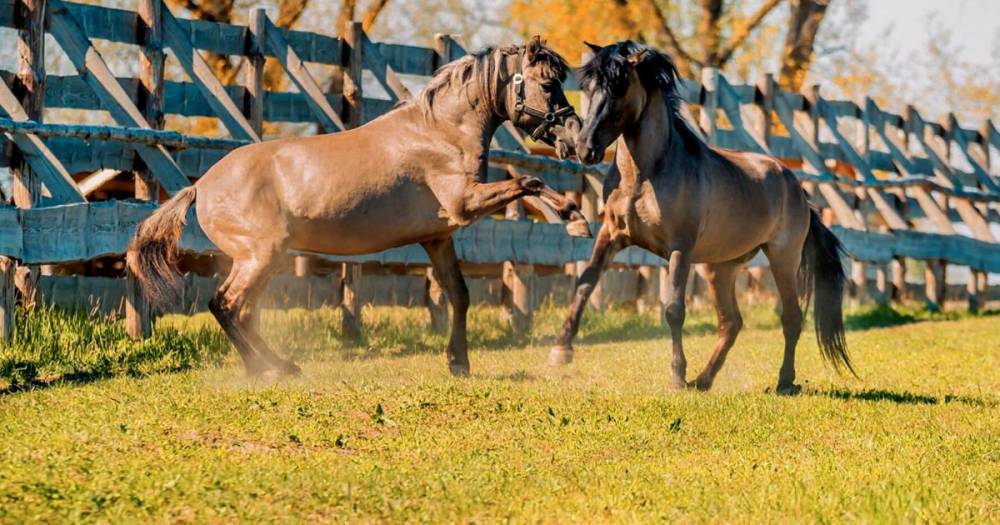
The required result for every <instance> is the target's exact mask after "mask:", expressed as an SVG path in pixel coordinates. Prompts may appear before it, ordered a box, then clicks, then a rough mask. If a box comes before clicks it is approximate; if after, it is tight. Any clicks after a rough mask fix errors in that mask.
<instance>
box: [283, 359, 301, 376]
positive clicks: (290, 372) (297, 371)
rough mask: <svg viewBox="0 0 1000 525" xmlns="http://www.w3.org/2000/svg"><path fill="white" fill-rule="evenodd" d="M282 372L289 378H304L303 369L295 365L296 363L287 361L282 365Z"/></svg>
mask: <svg viewBox="0 0 1000 525" xmlns="http://www.w3.org/2000/svg"><path fill="white" fill-rule="evenodd" d="M281 371H282V372H283V373H284V374H285V375H286V376H289V377H302V369H301V368H299V365H297V364H295V363H293V362H291V361H285V362H284V363H282V364H281Z"/></svg>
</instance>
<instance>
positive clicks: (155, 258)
mask: <svg viewBox="0 0 1000 525" xmlns="http://www.w3.org/2000/svg"><path fill="white" fill-rule="evenodd" d="M195 192H196V190H195V187H194V186H188V187H187V188H184V189H183V190H181V191H179V192H177V194H176V195H174V196H173V197H172V198H171V199H170V200H168V201H167V202H165V203H163V205H162V206H160V207H159V209H157V210H156V211H155V212H154V213H153V214H152V215H150V216H149V218H148V219H146V220H145V221H142V224H140V225H139V229H138V231H137V232H136V234H135V238H134V239H132V244H131V245H129V247H128V254H127V255H126V261H127V264H128V269H129V271H131V272H132V274H133V275H134V276H135V278H136V281H138V283H139V289H140V290H141V291H142V294H143V296H145V298H146V300H147V301H149V304H150V305H151V306H153V307H154V308H156V309H158V310H161V311H163V310H166V309H167V308H169V307H170V305H172V304H174V303H175V302H177V301H178V300H180V296H181V293H182V290H183V287H182V280H181V274H180V272H178V271H177V242H178V241H179V240H180V238H181V233H182V232H183V231H184V225H185V224H186V223H187V211H188V208H190V207H191V204H193V203H194V199H195Z"/></svg>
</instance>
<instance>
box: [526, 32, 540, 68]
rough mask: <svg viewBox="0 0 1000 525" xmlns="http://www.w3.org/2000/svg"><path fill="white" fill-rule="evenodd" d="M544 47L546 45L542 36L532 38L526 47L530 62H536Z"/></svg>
mask: <svg viewBox="0 0 1000 525" xmlns="http://www.w3.org/2000/svg"><path fill="white" fill-rule="evenodd" d="M543 45H545V42H543V41H542V37H541V36H539V35H535V36H533V37H531V41H529V42H528V45H527V46H526V47H525V51H526V53H525V54H526V55H527V57H528V62H534V61H535V56H536V55H537V54H538V52H539V51H541V50H542V46H543Z"/></svg>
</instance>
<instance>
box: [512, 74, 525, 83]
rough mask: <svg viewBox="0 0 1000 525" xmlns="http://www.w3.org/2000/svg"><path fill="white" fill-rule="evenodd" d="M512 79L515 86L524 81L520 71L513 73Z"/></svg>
mask: <svg viewBox="0 0 1000 525" xmlns="http://www.w3.org/2000/svg"><path fill="white" fill-rule="evenodd" d="M513 81H514V85H515V86H518V85H521V84H523V83H524V75H522V74H520V73H514V79H513Z"/></svg>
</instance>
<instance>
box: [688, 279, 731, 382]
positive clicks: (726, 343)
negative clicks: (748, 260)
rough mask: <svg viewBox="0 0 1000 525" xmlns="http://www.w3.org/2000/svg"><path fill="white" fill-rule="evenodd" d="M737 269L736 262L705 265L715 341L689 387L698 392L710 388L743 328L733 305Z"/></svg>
mask: <svg viewBox="0 0 1000 525" xmlns="http://www.w3.org/2000/svg"><path fill="white" fill-rule="evenodd" d="M741 267H742V264H740V263H738V262H727V263H721V264H709V265H707V267H706V269H707V270H708V271H707V275H706V276H707V278H708V293H709V296H710V297H711V298H712V301H713V302H714V303H715V313H716V315H717V316H718V320H719V328H718V332H719V339H718V342H716V344H715V351H714V352H713V353H712V357H711V358H709V360H708V364H707V365H705V369H704V370H702V372H701V374H699V375H698V378H697V379H695V380H694V383H693V386H695V387H696V388H697V389H698V390H708V389H710V388H712V382H713V381H714V380H715V375H716V374H718V373H719V369H720V368H722V364H723V363H724V362H725V361H726V354H728V353H729V349H730V348H732V346H733V343H734V342H736V336H737V335H738V334H739V333H740V329H741V328H743V318H742V316H740V308H739V305H738V304H737V303H736V275H737V274H738V273H739V270H740V268H741Z"/></svg>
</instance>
